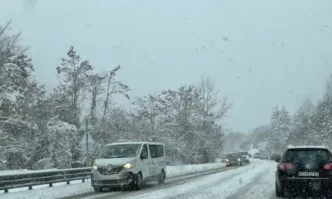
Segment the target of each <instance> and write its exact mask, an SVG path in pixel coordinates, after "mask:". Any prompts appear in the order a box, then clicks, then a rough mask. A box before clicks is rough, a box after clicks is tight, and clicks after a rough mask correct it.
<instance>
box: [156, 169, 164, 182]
mask: <svg viewBox="0 0 332 199" xmlns="http://www.w3.org/2000/svg"><path fill="white" fill-rule="evenodd" d="M158 184H165V172H164V170H161V172H160V174H159V178H158Z"/></svg>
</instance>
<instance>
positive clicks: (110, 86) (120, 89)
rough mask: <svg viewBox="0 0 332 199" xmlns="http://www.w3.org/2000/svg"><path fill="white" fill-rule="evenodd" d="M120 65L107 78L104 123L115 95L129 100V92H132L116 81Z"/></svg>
mask: <svg viewBox="0 0 332 199" xmlns="http://www.w3.org/2000/svg"><path fill="white" fill-rule="evenodd" d="M120 68H121V67H120V65H118V66H117V67H115V68H114V69H113V70H111V71H110V72H109V73H108V75H107V77H106V81H107V83H106V96H105V100H104V110H103V116H102V121H103V120H104V119H105V116H106V114H107V111H108V105H109V103H110V100H111V96H112V95H113V94H122V95H123V96H125V97H126V98H127V99H129V95H128V91H130V89H129V86H128V85H126V84H124V83H122V82H121V81H116V80H115V76H116V73H117V71H118V70H120Z"/></svg>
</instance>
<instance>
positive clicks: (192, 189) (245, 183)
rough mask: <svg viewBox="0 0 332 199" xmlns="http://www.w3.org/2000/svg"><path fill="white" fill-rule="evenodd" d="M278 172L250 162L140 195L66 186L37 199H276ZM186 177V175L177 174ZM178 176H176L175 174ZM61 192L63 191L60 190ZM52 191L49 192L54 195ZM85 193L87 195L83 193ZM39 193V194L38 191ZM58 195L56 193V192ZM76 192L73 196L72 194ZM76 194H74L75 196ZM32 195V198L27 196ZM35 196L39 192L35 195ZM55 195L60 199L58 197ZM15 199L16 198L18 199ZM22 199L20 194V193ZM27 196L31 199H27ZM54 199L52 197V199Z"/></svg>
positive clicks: (271, 165)
mask: <svg viewBox="0 0 332 199" xmlns="http://www.w3.org/2000/svg"><path fill="white" fill-rule="evenodd" d="M275 169H276V163H275V162H273V161H270V160H251V162H250V164H249V165H246V166H243V167H235V168H227V169H226V168H224V169H221V170H219V171H214V172H210V173H209V174H192V175H188V176H183V177H179V178H175V179H169V180H167V181H166V183H165V185H163V186H158V185H147V186H146V187H145V188H144V189H143V190H140V191H127V192H123V191H116V192H108V193H107V192H106V193H101V194H97V193H94V192H93V191H91V186H90V185H89V183H81V184H80V185H77V186H79V187H80V190H82V191H77V190H76V191H74V190H73V189H72V188H74V187H75V186H66V187H63V188H62V191H64V192H67V191H68V192H67V193H62V194H61V193H59V192H57V194H51V193H47V192H48V191H47V192H45V191H42V190H40V191H42V192H43V194H45V195H38V194H37V195H38V196H39V197H38V198H58V197H61V195H62V197H63V196H65V195H66V196H70V195H71V196H70V197H68V198H85V199H103V198H110V197H111V198H112V199H117V198H127V199H140V198H149V199H157V198H158V199H169V198H179V199H180V198H181V199H182V198H191V199H198V198H199V199H201V198H206V199H211V198H215V199H216V198H218V199H219V198H221V199H223V198H225V199H233V198H241V199H242V198H246V199H276V197H275V177H274V174H275ZM178 172H179V174H180V173H185V172H184V171H181V172H180V171H178ZM174 174H175V173H174ZM83 187H85V188H83ZM59 188H60V187H59ZM53 190H54V188H50V189H49V191H50V192H51V191H53ZM83 190H84V191H83ZM35 191H37V190H35ZM54 191H55V190H54ZM71 191H73V193H71V194H70V193H69V192H71ZM74 192H75V193H74ZM27 193H29V194H27ZM27 193H26V194H25V197H24V196H23V197H17V196H18V195H16V194H15V193H13V195H12V194H8V195H5V194H2V195H0V198H2V197H3V198H7V197H6V196H9V198H13V197H14V198H32V197H33V196H36V195H35V194H33V192H30V191H29V192H27ZM34 193H36V192H34ZM56 195H57V196H58V197H56ZM15 196H16V197H15ZM20 196H22V195H21V193H20ZM27 196H28V197H27ZM50 196H52V197H50Z"/></svg>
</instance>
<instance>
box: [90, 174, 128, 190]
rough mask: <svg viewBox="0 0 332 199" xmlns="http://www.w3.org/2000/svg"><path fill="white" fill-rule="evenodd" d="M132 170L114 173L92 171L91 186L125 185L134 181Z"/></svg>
mask: <svg viewBox="0 0 332 199" xmlns="http://www.w3.org/2000/svg"><path fill="white" fill-rule="evenodd" d="M134 176H135V175H134V174H133V173H132V172H126V173H122V172H121V173H119V174H114V175H101V174H100V173H99V172H98V171H93V172H92V175H91V186H93V187H126V186H130V185H131V184H132V183H133V181H134Z"/></svg>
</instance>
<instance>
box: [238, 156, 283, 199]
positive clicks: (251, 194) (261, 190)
mask: <svg viewBox="0 0 332 199" xmlns="http://www.w3.org/2000/svg"><path fill="white" fill-rule="evenodd" d="M276 167H277V163H274V162H271V169H269V170H268V171H267V172H266V173H265V174H264V176H263V177H262V178H261V179H260V180H259V181H256V182H255V183H254V184H253V186H252V187H251V188H250V189H249V190H247V192H245V193H243V194H242V195H241V198H246V199H267V198H276V196H275V171H276Z"/></svg>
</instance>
